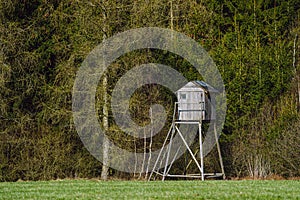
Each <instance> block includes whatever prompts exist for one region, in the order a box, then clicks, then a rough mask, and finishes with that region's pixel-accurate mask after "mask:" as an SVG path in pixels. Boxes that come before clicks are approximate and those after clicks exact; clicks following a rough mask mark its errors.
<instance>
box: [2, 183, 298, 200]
mask: <svg viewBox="0 0 300 200" xmlns="http://www.w3.org/2000/svg"><path fill="white" fill-rule="evenodd" d="M0 199H300V181H292V180H290V181H284V180H283V181H270V180H269V181H250V180H244V181H204V182H201V181H165V182H161V181H152V182H146V181H145V182H144V181H105V182H104V181H97V180H57V181H37V182H14V183H10V182H9V183H8V182H3V183H0Z"/></svg>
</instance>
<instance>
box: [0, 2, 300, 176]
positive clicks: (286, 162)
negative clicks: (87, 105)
mask: <svg viewBox="0 0 300 200" xmlns="http://www.w3.org/2000/svg"><path fill="white" fill-rule="evenodd" d="M0 10H1V12H0V21H1V23H0V181H16V180H18V179H22V180H49V179H57V178H92V177H100V176H101V171H102V170H103V169H104V168H102V164H101V162H99V161H98V160H97V159H95V158H94V157H93V156H92V155H90V153H89V152H88V151H87V150H86V148H85V147H84V146H83V144H82V142H81V140H80V138H79V136H78V134H77V132H76V130H75V127H74V123H73V116H72V88H73V84H74V80H75V77H76V72H77V70H78V69H79V67H80V65H81V63H82V62H83V60H84V59H85V57H86V56H87V55H88V54H89V53H90V51H91V50H92V49H94V48H95V47H96V46H97V45H98V44H100V43H101V42H102V41H103V39H105V38H108V37H111V36H113V35H115V34H116V33H119V32H123V31H126V30H130V29H133V28H139V27H161V28H169V29H172V30H175V31H178V32H181V33H183V34H185V35H187V36H189V37H191V38H193V39H194V40H195V41H197V42H198V43H199V44H200V45H201V46H202V47H203V48H204V49H205V50H206V51H207V52H208V53H209V55H210V56H211V57H212V58H213V60H214V62H215V63H216V65H217V67H218V69H219V71H220V73H221V75H222V78H223V81H224V83H225V87H226V97H227V115H226V121H225V125H224V128H223V132H222V135H221V137H220V143H221V151H222V155H223V160H224V166H225V172H226V175H227V177H246V176H248V177H252V178H267V177H270V176H274V175H276V176H277V175H278V176H282V177H295V176H300V168H299V166H300V123H299V122H300V64H299V62H300V49H299V47H300V41H299V35H300V2H299V0H251V1H238V0H167V1H166V0H147V1H142V0H134V1H133V0H117V1H112V0H31V1H26V0H0ZM149 62H156V63H162V64H166V65H169V66H176V70H178V71H180V72H181V73H182V74H184V76H185V77H186V78H187V79H188V80H195V79H200V78H201V76H199V74H196V73H195V70H193V68H192V67H191V66H190V65H189V63H187V62H186V61H185V60H184V59H182V58H180V57H178V56H176V55H174V54H171V53H167V52H162V51H158V50H151V49H148V50H147V49H146V50H140V51H134V52H131V53H129V54H126V55H124V56H122V57H120V58H119V59H118V60H117V61H115V62H114V63H113V64H112V66H111V67H110V71H109V72H108V73H107V77H106V78H107V80H106V82H107V85H106V86H107V87H106V88H105V91H103V87H102V86H101V85H99V90H98V92H97V93H99V94H98V96H97V108H98V111H99V121H100V123H102V121H103V120H104V121H106V122H107V123H106V126H108V127H107V129H108V132H109V133H110V135H111V136H112V138H113V139H114V140H115V141H116V142H118V143H120V145H122V146H123V147H124V148H128V149H135V151H137V150H138V151H140V152H143V151H145V150H146V148H145V146H144V145H146V146H147V145H148V146H147V148H148V147H149V141H146V143H145V141H143V140H142V141H139V140H137V141H136V140H134V139H133V138H130V137H125V136H124V134H123V133H122V132H121V130H119V129H118V127H117V126H116V125H115V123H114V120H113V116H111V111H110V108H108V110H106V109H104V108H105V103H106V102H107V101H110V96H111V91H112V90H113V87H114V85H115V82H116V80H118V79H119V78H120V77H121V76H122V75H123V74H124V73H125V72H126V71H128V70H129V69H130V68H131V67H132V66H133V65H136V64H143V63H149ZM103 79H104V78H103ZM102 82H103V81H102ZM100 83H101V81H100ZM104 92H105V93H106V95H107V96H104V95H103V94H104ZM173 101H174V97H173V96H172V94H170V93H169V92H168V91H166V90H164V89H163V88H160V87H158V86H156V85H149V86H148V87H146V86H145V87H143V88H141V89H139V90H137V91H136V92H135V93H134V95H133V96H132V100H131V109H132V115H133V118H134V120H135V121H136V122H137V123H139V124H141V125H143V124H147V123H149V116H148V115H149V106H150V104H152V103H153V102H155V103H161V104H163V105H165V106H166V107H168V106H169V107H170V108H168V109H170V110H171V109H172V104H171V103H170V102H173ZM101 120H102V121H101ZM164 130H165V129H163V131H162V133H161V136H163V135H164V134H165V133H163V132H164ZM160 142H161V140H160V141H157V144H156V145H157V146H159V145H160V144H161V143H160ZM153 145H154V144H153ZM154 146H155V145H154ZM213 153H214V152H212V154H213ZM212 157H213V156H212ZM182 159H184V158H182ZM207 159H210V160H211V161H212V162H211V163H214V161H213V158H207ZM179 165H180V162H178V164H177V165H174V166H178V168H179V167H180V166H179ZM207 167H208V168H214V166H213V164H211V165H209V166H207ZM175 170H176V169H175ZM178 170H179V169H178ZM108 173H109V174H108V175H109V176H110V177H113V178H143V177H145V176H146V175H145V174H141V173H139V172H138V171H136V173H132V174H129V173H123V172H119V171H116V170H114V169H109V171H108Z"/></svg>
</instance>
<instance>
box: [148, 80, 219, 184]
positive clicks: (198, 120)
mask: <svg viewBox="0 0 300 200" xmlns="http://www.w3.org/2000/svg"><path fill="white" fill-rule="evenodd" d="M218 93H219V92H218V91H217V90H216V89H214V88H213V87H212V86H210V85H209V84H207V83H205V82H203V81H191V82H188V83H187V84H186V85H184V86H183V87H181V88H180V89H179V90H177V91H176V96H177V102H175V105H174V114H173V121H172V125H171V127H170V129H169V132H168V134H167V137H166V139H165V141H164V143H163V147H162V148H161V150H160V152H159V154H158V157H157V160H156V162H155V164H154V167H153V170H152V171H151V174H150V176H149V180H151V178H153V175H154V174H155V175H160V176H162V180H165V178H166V177H179V178H180V177H181V178H201V180H204V178H205V177H206V178H209V177H213V178H214V177H223V178H225V173H224V167H223V161H222V156H221V151H220V146H219V142H218V136H217V129H216V123H215V120H216V118H217V116H216V108H215V105H216V104H215V102H216V101H215V97H216V95H217V94H218ZM205 122H210V123H211V124H213V125H214V137H215V141H216V145H217V151H218V156H219V162H220V168H221V172H219V173H215V172H214V173H204V156H203V143H202V141H203V138H202V137H203V136H202V123H205ZM183 124H184V125H197V127H198V136H199V149H198V150H197V152H196V153H195V152H193V151H192V150H191V148H190V146H189V145H188V143H187V141H186V138H187V137H186V136H184V135H183V134H182V132H181V131H180V129H179V126H180V125H183ZM175 134H178V135H179V136H180V139H181V141H182V142H183V144H184V147H185V148H186V149H187V150H188V153H189V154H190V156H191V158H192V159H191V162H192V161H193V162H194V163H195V164H196V166H197V168H198V170H199V173H198V174H185V173H184V174H170V173H169V172H170V169H171V167H172V165H173V163H174V161H175V157H176V155H175V156H174V158H173V159H172V158H170V157H171V154H172V153H171V148H172V143H173V141H174V140H173V139H174V136H175ZM168 142H169V144H167V143H168ZM180 147H181V146H180ZM164 149H165V151H164V152H163V150H164ZM177 152H178V151H177ZM176 154H177V153H176ZM196 154H199V158H200V163H199V161H198V160H197V158H196ZM170 160H171V162H169V161H170ZM159 163H160V164H159ZM163 163H164V164H163ZM158 165H159V166H158ZM161 165H164V166H163V167H161ZM189 165H190V163H189V164H188V165H187V166H186V168H185V169H187V168H188V167H189Z"/></svg>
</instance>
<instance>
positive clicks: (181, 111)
mask: <svg viewBox="0 0 300 200" xmlns="http://www.w3.org/2000/svg"><path fill="white" fill-rule="evenodd" d="M217 93H218V91H217V90H216V89H214V88H213V87H211V86H210V85H208V84H207V83H205V82H203V81H191V82H189V83H187V84H186V85H185V86H183V87H182V88H180V89H179V90H177V92H176V94H177V100H178V102H177V106H178V107H177V109H178V110H177V111H178V119H177V120H180V121H199V120H205V121H207V120H215V119H216V113H215V108H214V105H215V95H216V94H217Z"/></svg>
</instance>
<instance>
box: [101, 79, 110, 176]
mask: <svg viewBox="0 0 300 200" xmlns="http://www.w3.org/2000/svg"><path fill="white" fill-rule="evenodd" d="M103 89H104V105H103V128H104V131H105V132H107V130H108V109H107V94H106V92H107V75H106V74H105V75H104V78H103ZM108 166H109V140H108V139H107V137H104V138H103V165H102V171H101V179H103V180H107V177H108V169H109V167H108Z"/></svg>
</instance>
